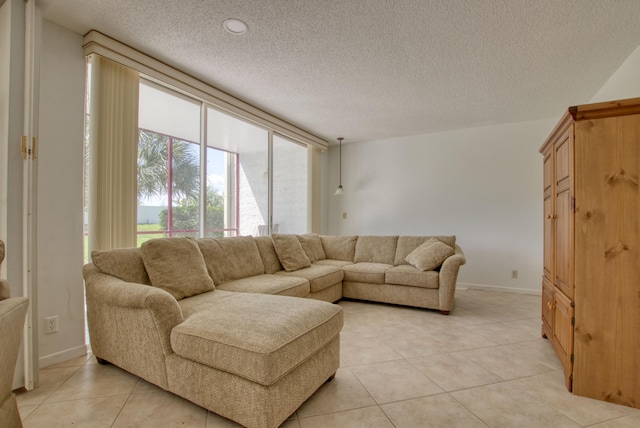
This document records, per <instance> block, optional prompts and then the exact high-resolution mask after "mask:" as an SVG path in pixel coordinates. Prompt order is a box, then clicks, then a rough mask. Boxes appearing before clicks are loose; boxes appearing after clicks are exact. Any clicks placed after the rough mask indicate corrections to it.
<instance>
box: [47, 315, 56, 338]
mask: <svg viewBox="0 0 640 428" xmlns="http://www.w3.org/2000/svg"><path fill="white" fill-rule="evenodd" d="M44 322H45V324H44V330H45V333H46V334H52V333H57V332H58V316H57V315H56V316H53V317H49V318H45V319H44Z"/></svg>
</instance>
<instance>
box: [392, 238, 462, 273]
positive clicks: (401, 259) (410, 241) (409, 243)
mask: <svg viewBox="0 0 640 428" xmlns="http://www.w3.org/2000/svg"><path fill="white" fill-rule="evenodd" d="M430 238H436V239H437V240H438V241H441V242H443V243H445V244H447V245H448V246H450V247H451V248H455V247H456V237H455V235H452V236H401V237H399V238H398V245H397V248H396V256H395V258H394V260H393V264H394V265H395V266H398V265H408V264H410V263H409V262H407V260H406V258H407V256H408V255H409V253H411V252H412V251H413V250H415V249H416V248H418V247H419V246H420V245H422V244H424V243H425V242H427V240H429V239H430Z"/></svg>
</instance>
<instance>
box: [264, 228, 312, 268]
mask: <svg viewBox="0 0 640 428" xmlns="http://www.w3.org/2000/svg"><path fill="white" fill-rule="evenodd" d="M271 238H272V239H273V246H274V247H275V249H276V253H277V254H278V258H279V259H280V263H282V267H284V270H286V271H287V272H293V271H296V270H299V269H303V268H306V267H309V266H311V261H310V260H309V257H307V253H305V252H304V250H303V249H302V245H301V244H300V241H299V240H298V237H297V236H296V235H288V234H285V235H273V236H272V237H271Z"/></svg>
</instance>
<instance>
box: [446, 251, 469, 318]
mask: <svg viewBox="0 0 640 428" xmlns="http://www.w3.org/2000/svg"><path fill="white" fill-rule="evenodd" d="M466 262H467V259H466V258H465V257H464V253H463V252H462V248H460V246H459V245H456V248H455V253H454V254H453V255H452V256H449V257H447V259H446V260H445V261H444V262H443V263H442V266H441V267H440V278H439V284H440V285H439V287H440V290H439V298H440V311H442V312H445V313H448V312H449V311H450V310H451V309H452V308H453V300H454V295H455V292H456V282H457V281H458V272H459V271H460V266H462V265H463V264H465V263H466Z"/></svg>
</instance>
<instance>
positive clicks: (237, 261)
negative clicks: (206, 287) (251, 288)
mask: <svg viewBox="0 0 640 428" xmlns="http://www.w3.org/2000/svg"><path fill="white" fill-rule="evenodd" d="M198 245H199V246H200V251H202V255H203V257H204V261H205V262H206V263H207V269H208V270H209V275H211V278H213V280H214V282H215V284H216V285H220V284H224V283H225V282H229V281H235V280H236V279H240V278H246V277H249V276H254V275H260V274H263V273H264V265H263V264H262V258H261V257H260V252H259V251H258V246H257V245H256V241H255V239H254V238H253V237H252V236H238V237H234V238H203V239H199V240H198Z"/></svg>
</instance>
